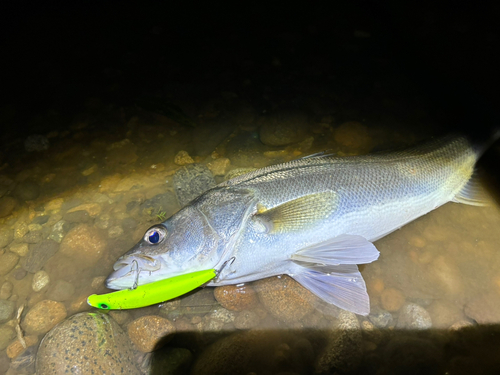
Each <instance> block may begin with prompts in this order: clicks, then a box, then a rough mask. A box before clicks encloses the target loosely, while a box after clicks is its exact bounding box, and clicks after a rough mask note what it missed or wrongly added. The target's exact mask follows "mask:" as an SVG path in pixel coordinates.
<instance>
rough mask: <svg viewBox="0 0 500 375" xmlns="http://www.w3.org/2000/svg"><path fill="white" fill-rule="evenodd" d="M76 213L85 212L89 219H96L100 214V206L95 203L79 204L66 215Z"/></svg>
mask: <svg viewBox="0 0 500 375" xmlns="http://www.w3.org/2000/svg"><path fill="white" fill-rule="evenodd" d="M76 211H85V212H87V213H88V214H89V215H90V217H96V216H97V215H99V214H100V213H101V206H100V205H98V204H97V203H84V204H79V205H78V206H76V207H73V208H71V209H69V210H68V213H72V212H76Z"/></svg>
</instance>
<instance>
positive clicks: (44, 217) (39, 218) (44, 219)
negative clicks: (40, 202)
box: [31, 215, 50, 225]
mask: <svg viewBox="0 0 500 375" xmlns="http://www.w3.org/2000/svg"><path fill="white" fill-rule="evenodd" d="M49 219H50V216H49V215H42V216H37V217H35V218H34V219H33V220H32V221H31V223H32V224H40V225H44V224H45V223H47V221H49Z"/></svg>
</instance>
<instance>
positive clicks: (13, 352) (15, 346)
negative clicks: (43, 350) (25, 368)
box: [7, 336, 38, 358]
mask: <svg viewBox="0 0 500 375" xmlns="http://www.w3.org/2000/svg"><path fill="white" fill-rule="evenodd" d="M24 342H25V343H26V347H30V346H32V345H35V344H37V343H38V336H25V337H24ZM24 351H25V349H24V347H23V345H22V344H21V341H19V340H16V341H14V342H13V343H11V344H10V345H9V346H8V347H7V356H8V357H9V358H16V357H18V356H19V355H20V354H21V353H23V352H24Z"/></svg>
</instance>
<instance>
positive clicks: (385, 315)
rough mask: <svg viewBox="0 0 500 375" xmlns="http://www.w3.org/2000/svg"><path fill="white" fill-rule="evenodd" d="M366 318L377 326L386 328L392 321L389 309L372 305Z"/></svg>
mask: <svg viewBox="0 0 500 375" xmlns="http://www.w3.org/2000/svg"><path fill="white" fill-rule="evenodd" d="M368 319H369V320H370V322H372V323H373V324H374V325H375V327H377V328H386V327H387V326H389V325H390V324H392V322H393V320H394V319H393V317H392V314H391V313H390V312H389V311H386V310H384V309H381V308H379V307H374V308H372V309H371V311H370V315H368Z"/></svg>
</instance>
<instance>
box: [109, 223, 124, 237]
mask: <svg viewBox="0 0 500 375" xmlns="http://www.w3.org/2000/svg"><path fill="white" fill-rule="evenodd" d="M122 234H123V228H122V227H121V226H119V225H113V226H112V227H111V228H109V229H108V237H109V238H118V237H120V236H121V235H122Z"/></svg>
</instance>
